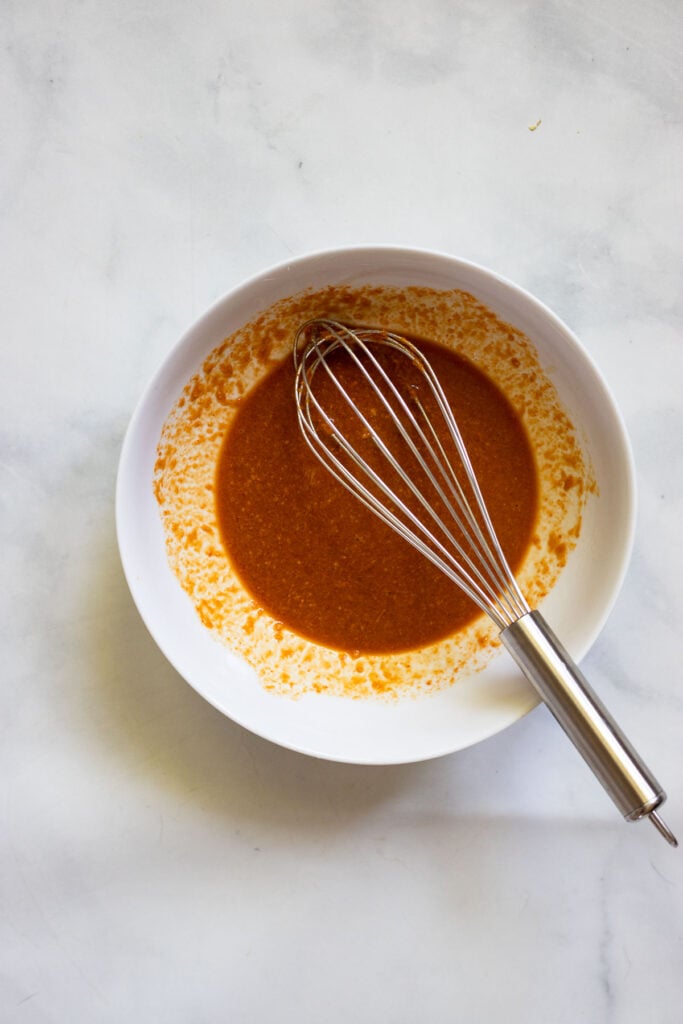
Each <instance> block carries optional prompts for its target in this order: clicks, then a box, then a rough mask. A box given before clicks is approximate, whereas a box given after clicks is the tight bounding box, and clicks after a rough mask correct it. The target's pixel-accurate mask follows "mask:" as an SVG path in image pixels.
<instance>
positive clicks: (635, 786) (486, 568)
mask: <svg viewBox="0 0 683 1024" xmlns="http://www.w3.org/2000/svg"><path fill="white" fill-rule="evenodd" d="M387 353H388V354H389V358H385V357H386V355H387ZM293 355H294V364H295V368H296V385H295V388H296V394H295V397H296V404H297V413H298V417H299V424H300V427H301V431H302V434H303V436H304V438H305V440H306V442H307V444H308V445H309V447H310V449H311V450H312V451H313V453H314V454H315V455H316V456H317V458H318V459H319V460H320V461H321V462H322V463H323V465H324V466H326V468H327V469H328V470H329V471H330V472H331V473H332V475H333V476H334V477H336V479H337V480H338V481H339V482H340V483H341V484H343V485H344V487H346V488H347V490H349V491H350V492H351V493H352V494H354V495H355V496H356V497H357V498H358V499H359V501H361V502H362V503H363V505H365V506H366V507H367V508H369V509H370V510H371V511H372V512H373V513H374V514H375V515H377V516H378V517H379V518H380V519H382V520H383V521H384V522H385V523H386V524H387V525H388V526H389V527H391V528H392V529H393V530H395V531H396V532H397V533H398V534H399V535H400V536H401V537H403V538H404V539H405V540H406V541H407V542H408V543H410V544H412V546H413V547H414V548H416V549H417V550H418V551H420V552H421V553H422V554H423V555H424V556H425V557H426V558H428V559H429V561H430V562H432V563H433V564H434V565H435V566H436V567H437V568H438V569H440V570H441V572H443V573H444V574H445V575H446V576H447V577H448V578H449V579H451V580H452V581H453V583H455V584H456V585H457V586H458V587H460V589H461V590H463V591H464V592H465V593H466V594H467V595H468V597H469V598H470V599H471V600H472V601H473V602H474V603H475V604H476V605H477V607H478V608H479V609H480V610H481V611H483V612H485V613H486V614H487V615H488V616H489V617H490V618H491V619H492V620H493V622H494V623H495V624H496V626H497V627H498V629H499V630H500V637H501V640H502V642H503V644H504V645H505V647H506V648H507V650H508V651H509V652H510V654H511V655H512V657H513V658H514V659H515V661H516V662H517V664H518V666H519V667H520V668H521V670H522V671H523V672H524V674H525V676H526V677H527V679H528V680H529V681H530V682H531V684H532V685H533V686H534V688H535V689H536V691H537V693H538V694H539V696H540V697H541V699H542V700H543V701H544V702H545V703H546V704H547V706H548V707H549V709H550V711H551V712H552V713H553V715H554V716H555V718H556V719H557V720H558V722H559V723H560V725H561V726H562V728H563V729H564V730H565V732H566V733H567V735H568V736H569V738H570V739H571V740H572V742H573V743H574V744H575V746H576V747H577V749H578V750H579V751H580V753H581V754H582V755H583V757H584V758H585V760H586V761H587V762H588V764H589V766H590V767H591V769H592V770H593V772H594V773H595V775H596V776H597V778H598V779H599V780H600V782H601V783H602V784H603V786H604V787H605V789H606V790H607V792H608V793H609V795H610V796H611V797H612V799H613V800H614V802H615V804H616V805H617V807H618V808H619V810H620V811H621V813H622V814H623V815H624V816H625V817H626V818H627V820H637V819H639V818H641V817H645V816H648V817H650V819H651V821H652V823H653V824H654V825H655V826H656V828H657V829H658V831H659V832H660V833H661V834H662V835H663V836H664V838H665V839H666V840H667V842H669V843H670V844H671V845H673V846H675V845H677V841H676V839H675V837H674V835H673V833H672V832H671V831H670V829H669V828H668V827H667V826H666V825H665V823H664V822H663V821H662V819H661V817H660V816H659V815H658V814H657V813H656V809H657V808H658V807H660V805H661V804H662V803H663V802H664V800H665V799H666V794H665V793H664V790H663V789H662V787H661V786H660V785H659V783H658V782H657V780H656V779H655V778H654V776H653V775H652V774H651V773H650V772H649V770H648V769H647V767H646V766H645V765H644V764H643V763H642V761H641V760H640V759H639V757H638V755H637V754H636V752H635V750H634V749H633V747H632V746H631V745H630V743H629V741H628V740H627V739H626V737H625V736H624V735H623V733H622V732H621V730H620V729H619V727H618V726H617V724H616V723H615V722H614V720H613V719H612V718H611V716H610V715H609V713H608V712H607V709H606V708H605V707H604V705H603V704H602V702H601V701H600V699H599V698H598V697H597V695H596V694H595V693H594V692H593V690H592V689H591V687H590V685H589V684H588V682H587V680H586V679H585V677H584V676H583V675H582V673H581V672H580V670H579V668H578V667H577V666H576V665H575V664H574V662H573V661H572V659H571V657H570V656H569V655H568V654H567V652H566V651H565V649H564V648H563V647H562V645H561V643H560V641H559V640H558V639H557V637H556V636H555V635H554V634H553V632H552V631H551V629H550V627H549V626H548V624H547V623H546V622H545V620H544V619H543V617H542V616H541V615H540V613H539V612H537V611H531V610H530V608H529V605H528V604H527V602H526V599H525V598H524V595H523V594H522V592H521V590H520V588H519V586H518V584H517V582H516V580H515V578H514V575H513V573H512V572H511V570H510V567H509V565H508V562H507V560H506V558H505V555H504V553H503V550H502V548H501V545H500V542H499V540H498V537H497V536H496V531H495V529H494V527H493V524H492V522H491V518H490V516H489V513H488V510H487V508H486V503H485V501H484V498H483V495H482V493H481V489H480V486H479V483H478V480H477V477H476V474H475V472H474V469H473V467H472V464H471V462H470V458H469V455H468V453H467V449H466V447H465V444H464V441H463V439H462V436H461V433H460V430H459V428H458V424H457V421H456V419H455V416H454V415H453V411H452V409H451V408H450V405H449V403H448V401H447V399H446V396H445V394H444V392H443V389H442V387H441V385H440V383H439V380H438V378H437V376H436V374H435V373H434V371H433V370H432V368H431V366H430V365H429V362H428V360H427V359H426V358H425V356H424V355H423V354H422V353H421V352H420V350H419V349H418V348H417V347H416V346H415V345H414V344H413V343H412V342H410V341H409V340H408V339H406V338H403V337H401V336H400V335H397V334H394V333H392V332H390V331H385V330H381V329H378V328H370V327H362V328H359V327H351V326H349V325H347V324H343V323H340V322H338V321H336V320H331V319H317V320H311V321H309V322H308V323H306V324H304V325H303V326H302V327H301V328H300V329H299V331H298V333H297V336H296V339H295V344H294V353H293ZM407 371H409V372H407ZM331 396H336V397H337V399H338V400H337V402H336V403H335V404H334V405H333V404H332V402H331ZM331 409H332V410H333V411H331Z"/></svg>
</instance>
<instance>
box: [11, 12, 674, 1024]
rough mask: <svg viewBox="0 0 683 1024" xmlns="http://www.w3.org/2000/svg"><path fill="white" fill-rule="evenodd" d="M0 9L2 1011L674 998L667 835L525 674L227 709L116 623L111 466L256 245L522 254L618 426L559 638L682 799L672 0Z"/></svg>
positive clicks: (662, 1020)
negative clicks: (497, 697)
mask: <svg viewBox="0 0 683 1024" xmlns="http://www.w3.org/2000/svg"><path fill="white" fill-rule="evenodd" d="M0 22H1V27H0V32H1V33H2V37H3V49H2V53H3V60H2V63H1V64H0V82H1V84H2V93H1V95H2V103H1V104H0V118H1V123H2V132H1V135H2V140H3V141H2V151H3V158H2V161H1V166H0V175H1V182H2V184H1V202H2V224H3V228H2V237H3V244H2V250H1V259H2V281H3V289H2V291H3V299H2V302H1V303H0V318H1V319H0V324H1V328H2V334H1V341H0V360H1V362H0V388H1V389H2V404H1V410H2V411H1V413H0V416H1V425H2V449H1V451H0V474H1V475H0V481H1V485H2V491H1V499H2V526H1V529H2V575H3V581H4V584H3V587H2V595H1V600H2V614H1V616H0V622H1V623H2V625H1V627H0V628H1V630H2V665H3V671H2V679H3V685H2V688H1V690H0V731H1V735H2V741H1V744H0V769H1V770H0V818H1V827H0V890H1V892H0V1019H2V1021H3V1022H4V1021H7V1022H14V1021H17V1022H31V1024H42V1022H60V1024H61V1022H63V1021H88V1022H95V1024H99V1022H107V1024H109V1022H119V1021H123V1020H125V1021H128V1022H138V1021H140V1022H150V1021H163V1022H164V1024H167V1022H179V1024H185V1022H192V1024H194V1022H213V1021H219V1020H220V1021H223V1020H230V1021H235V1022H242V1021H245V1022H252V1021H253V1022H262V1021H282V1022H287V1021H292V1022H297V1024H303V1022H316V1024H317V1022H329V1024H341V1022H350V1021H353V1022H360V1024H365V1022H377V1021H387V1022H392V1024H414V1022H418V1021H419V1022H421V1021H426V1022H434V1024H441V1022H454V1021H463V1022H465V1021H466V1022H468V1024H469V1022H479V1021H482V1022H493V1024H497V1022H506V1024H512V1022H524V1024H528V1022H543V1024H546V1022H553V1024H574V1022H577V1021H586V1022H590V1024H596V1022H600V1024H602V1022H605V1024H608V1022H609V1024H612V1022H615V1024H616V1022H618V1024H641V1022H643V1021H648V1022H649V1021H651V1022H653V1024H677V1022H678V1021H680V1020H681V1019H683V1016H682V1014H683V1008H682V1007H683V982H682V979H683V912H682V911H683V859H682V858H683V854H682V853H681V851H680V850H679V851H673V850H670V849H669V848H668V847H667V846H666V845H665V844H664V843H663V841H662V840H660V839H659V837H658V836H657V835H656V833H655V831H654V830H653V829H652V828H651V827H650V826H649V825H647V824H640V825H626V824H624V823H622V822H621V820H620V819H619V817H618V815H617V814H616V813H615V812H614V810H613V808H612V806H611V804H610V803H609V801H608V800H607V798H606V797H605V796H604V794H603V793H602V791H601V790H600V789H599V787H598V786H597V784H596V783H595V782H594V781H593V779H592V778H591V776H590V775H589V773H588V771H587V769H586V768H585V767H584V766H583V764H582V763H581V762H580V760H579V758H578V756H577V755H576V754H575V752H574V751H573V750H572V749H571V748H570V746H569V744H568V743H567V742H566V741H564V739H563V737H561V736H560V734H559V733H558V730H557V729H556V727H555V726H554V724H553V723H552V721H551V720H550V718H549V715H548V714H547V712H546V711H545V710H544V709H538V710H537V711H535V712H534V713H533V714H532V715H531V716H529V717H528V718H527V719H526V720H525V721H523V722H521V723H519V724H518V725H517V726H515V727H514V728H512V729H510V730H508V731H507V732H506V733H504V734H502V735H500V736H498V737H496V738H494V739H492V740H489V741H488V742H486V743H484V744H482V745H481V746H479V747H477V748H474V749H471V750H468V751H466V752H463V753H461V754H458V755H454V756H451V757H447V758H444V759H441V760H438V761H435V762H432V763H426V764H421V765H413V766H404V767H394V768H360V767H345V766H341V765H334V764H328V763H316V762H314V761H312V760H309V759H307V758H305V757H303V756H299V755H296V754H293V753H290V752H288V751H285V750H282V749H279V748H276V747H274V746H271V745H269V744H268V743H266V742H264V741H262V740H259V739H257V738H255V737H253V736H252V735H250V734H248V733H246V732H244V731H243V730H241V729H240V728H238V727H237V726H235V725H233V724H232V723H231V722H229V721H227V720H225V719H223V718H222V717H221V716H219V715H218V714H217V713H216V712H215V711H213V710H212V709H211V708H210V707H209V706H208V705H207V704H205V703H204V702H203V701H202V700H201V699H200V698H199V697H198V696H196V695H195V694H194V693H193V692H192V691H191V690H190V688H189V687H188V686H187V685H186V684H185V683H184V682H183V680H182V679H181V678H179V676H177V675H176V674H175V673H174V671H173V670H172V669H171V668H170V667H169V665H168V664H167V663H166V662H165V660H164V658H163V657H162V655H161V654H160V653H158V651H157V649H156V648H155V646H154V644H153V642H152V640H151V639H150V638H149V636H148V635H147V633H146V631H145V629H144V627H143V625H142V624H141V622H140V620H139V618H138V615H137V613H136V611H135V609H134V607H133V605H132V601H131V598H130V597H129V594H128V591H127V589H126V585H125V583H124V580H123V577H122V573H121V569H120V566H119V560H118V555H117V550H116V544H115V538H114V528H113V491H114V477H115V470H116V464H117V458H118V452H119V447H120V443H121V439H122V436H123V432H124V429H125V426H126V422H127V419H128V417H129V415H130V413H131V411H132V409H133V406H134V404H135V402H136V400H137V397H138V395H139V393H140V391H141V388H142V386H143V383H144V382H145V381H146V379H147V378H148V376H149V375H150V374H151V372H152V371H153V369H154V368H155V366H156V365H157V363H158V361H159V360H160V358H161V357H162V356H163V355H164V354H165V353H166V352H167V351H168V349H169V347H170V346H171V345H172V344H173V342H174V341H175V340H176V338H177V337H178V336H179V334H180V333H181V332H182V331H183V330H184V329H185V327H187V326H188V324H189V323H190V322H191V321H192V320H193V319H194V318H195V316H196V315H198V314H199V313H200V312H201V311H202V310H203V309H204V308H205V307H206V306H207V305H209V304H210V303H211V302H212V301H213V300H214V299H216V298H217V297H218V296H219V295H221V294H222V293H224V292H225V291H227V290H228V289H230V288H231V287H232V286H234V285H235V284H237V283H239V282H240V281H241V280H243V279H244V278H245V277H247V276H248V275H250V274H251V273H253V272H256V271H259V270H261V269H262V268H264V267H266V266H268V265H269V264H272V263H274V262H279V261H281V260H283V259H286V258H287V257H289V256H290V255H291V254H300V253H304V252H307V251H310V250H313V249H316V248H322V247H327V246H333V245H338V244H347V243H356V242H376V241H381V242H395V243H406V244H413V245H419V246H424V247H428V248H435V249H441V250H444V251H447V252H451V253H453V254H455V255H458V256H462V257H465V258H468V259H472V260H475V261H478V262H481V263H484V264H486V265H488V266H490V267H492V268H493V269H495V270H497V271H498V272H499V273H502V274H503V275H505V276H507V277H510V278H512V279H513V280H515V281H517V282H519V283H520V284H522V285H525V286H526V287H528V288H529V289H530V290H531V291H533V292H534V293H535V294H536V295H537V296H538V297H539V298H541V299H543V300H544V301H546V302H547V303H548V304H549V305H551V306H552V307H553V308H554V309H555V310H556V312H557V313H559V315H560V316H562V317H563V318H564V319H565V320H566V321H567V322H568V324H569V325H570V326H571V327H572V328H573V329H574V330H575V331H576V332H577V333H578V334H579V336H580V337H581V338H582V340H583V342H584V343H585V345H586V346H587V348H588V349H589V351H590V352H591V353H592V355H593V356H594V358H595V360H596V361H597V363H598V365H599V366H600V367H601V369H602V370H603V372H604V374H605V375H606V377H607V378H608V380H609V382H610V383H611V385H612V387H613V389H614V392H615V395H616V397H617V399H618V401H619V403H620V404H621V407H622V409H623V411H624V415H625V418H626V422H627V425H628V428H629V431H630V434H631V438H632V441H633V445H634V451H635V456H636V460H637V466H638V484H639V497H640V518H639V528H638V533H637V538H636V545H635V552H634V557H633V562H632V567H631V570H630V573H629V576H628V578H627V581H626V584H625V587H624V589H623V593H622V595H621V598H620V600H619V602H618V604H617V606H616V608H615V610H614V613H613V614H612V616H611V618H610V620H609V623H608V625H607V627H606V628H605V630H604V633H603V635H602V637H601V639H600V641H599V642H598V643H597V645H596V646H595V648H594V650H593V651H592V652H591V654H590V655H589V657H588V658H587V659H586V662H585V667H586V668H587V669H588V672H589V674H590V676H591V678H592V679H593V681H594V683H595V685H596V687H598V688H599V690H600V692H601V693H602V694H603V696H604V698H605V699H606V701H607V703H608V704H609V706H610V707H611V708H612V709H613V711H614V712H615V714H616V716H617V717H618V718H619V720H620V721H621V722H622V724H624V726H625V727H626V728H627V731H628V732H629V733H630V735H631V736H632V738H633V739H634V741H635V742H636V744H637V745H638V747H639V748H640V749H641V750H642V752H643V753H644V754H645V755H646V756H647V759H648V760H649V761H650V763H651V764H652V766H653V768H654V769H655V771H656V773H657V774H658V775H659V776H660V777H661V779H662V781H663V782H664V783H665V785H666V786H667V788H668V790H669V792H670V799H669V802H668V804H667V818H668V820H669V822H670V824H671V825H672V826H673V827H674V828H676V829H677V830H678V832H679V834H683V753H682V744H681V736H682V735H683V699H682V697H681V693H682V689H681V687H682V681H681V671H680V663H681V626H680V624H681V621H683V591H682V587H681V579H682V578H683V555H682V552H681V542H680V525H681V516H682V515H683V475H682V473H681V437H682V436H683V398H682V397H681V392H682V387H681V385H682V383H683V347H682V345H681V339H680V323H681V317H680V312H681V309H680V279H681V269H682V267H681V241H680V238H681V231H680V228H681V184H680V182H681V156H682V154H683V128H682V126H681V90H680V78H681V75H680V51H681V8H680V4H679V3H678V2H677V0H650V2H649V3H647V4H643V3H637V2H634V0H604V2H602V3H595V2H594V0H575V2H568V0H567V2H564V0H555V2H552V0H551V2H541V0H520V2H516V0H479V2H478V0H469V2H463V3H457V2H452V3H449V2H447V0H424V2H423V3H421V4H419V5H416V4H412V3H408V2H407V0H393V2H389V0H384V2H375V3H372V2H367V0H355V2H350V0H349V2H344V0H339V2H331V0H330V2H321V3H315V2H306V0H279V2H278V0H252V2H251V3H246V2H244V3H239V2H237V0H199V2H197V3H181V2H179V0H173V2H167V3H162V2H144V0H143V2H134V0H62V2H59V3H56V2H48V0H36V2H33V3H22V2H19V0H4V3H3V4H2V18H1V19H0ZM539 121H540V123H539V124H538V127H537V128H536V130H535V131H531V130H530V126H533V125H535V124H536V123H537V122H539Z"/></svg>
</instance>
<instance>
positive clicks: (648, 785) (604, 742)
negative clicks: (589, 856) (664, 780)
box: [500, 611, 677, 846]
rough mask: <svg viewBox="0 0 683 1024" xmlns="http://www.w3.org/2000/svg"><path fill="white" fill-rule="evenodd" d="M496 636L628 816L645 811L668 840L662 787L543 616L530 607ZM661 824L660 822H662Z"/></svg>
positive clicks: (670, 838) (673, 842)
mask: <svg viewBox="0 0 683 1024" xmlns="http://www.w3.org/2000/svg"><path fill="white" fill-rule="evenodd" d="M500 638H501V640H502V642H503V644H504V645H505V647H506V648H507V650H508V651H509V652H510V654H511V655H512V657H513V658H514V660H515V661H516V662H517V664H518V666H519V667H520V668H521V670H522V672H523V673H524V675H525V676H526V677H527V679H528V680H529V682H530V683H531V684H532V686H533V687H534V689H535V690H536V692H537V693H538V695H539V696H540V697H541V699H542V700H543V701H544V702H545V704H546V705H547V706H548V708H549V709H550V711H551V712H552V714H553V715H554V716H555V718H556V719H557V721H558V722H559V724H560V725H561V726H562V728H563V729H564V731H565V733H566V734H567V736H568V737H569V739H570V740H571V741H572V742H573V744H574V746H575V747H576V748H577V749H578V751H579V752H580V753H581V754H582V756H583V758H584V760H585V761H586V762H587V764H588V766H589V767H590V768H591V770H592V771H593V773H594V774H595V776H596V777H597V779H598V780H599V781H600V782H601V783H602V785H603V786H604V788H605V789H606V790H607V793H608V794H609V795H610V796H611V798H612V800H613V801H614V803H615V804H616V806H617V808H618V809H619V811H620V812H621V813H622V814H623V815H624V817H625V818H626V819H627V821H637V820H638V819H639V818H643V817H645V816H652V818H651V820H652V821H653V824H655V825H656V827H657V828H658V830H659V831H660V832H662V835H664V837H665V838H666V839H667V841H668V842H669V843H671V845H672V846H676V845H677V842H676V839H675V837H674V836H673V834H672V833H671V832H670V830H669V829H668V828H667V827H666V826H665V825H664V823H663V822H662V821H661V819H660V818H659V816H658V815H657V814H655V811H656V809H657V808H658V807H659V806H660V804H662V803H663V802H664V800H665V799H666V793H665V792H664V790H663V789H662V787H661V786H660V784H659V783H658V782H657V780H656V778H655V777H654V775H653V774H652V773H651V772H650V770H649V769H648V768H647V766H646V765H645V764H644V763H643V761H642V760H641V758H640V757H639V755H638V754H637V753H636V751H635V750H634V748H633V746H632V745H631V743H630V742H629V741H628V739H627V738H626V736H625V735H624V734H623V732H622V731H621V729H620V728H619V726H618V725H617V723H616V722H615V721H614V719H613V718H612V716H611V715H610V713H609V712H608V711H607V709H606V707H605V706H604V704H603V703H602V701H601V700H600V698H599V697H598V696H597V694H596V693H595V692H594V691H593V689H592V688H591V686H590V684H589V683H588V681H587V680H586V678H585V676H584V675H583V673H582V672H581V671H580V669H579V668H578V666H577V665H576V664H575V663H574V662H573V660H572V658H571V657H570V655H569V654H568V653H567V651H566V650H565V649H564V647H563V646H562V644H561V643H560V641H559V640H558V639H557V637H556V636H555V634H554V633H553V632H552V630H551V629H550V627H549V625H548V623H547V622H546V621H545V619H544V618H543V616H542V615H541V614H540V613H539V612H537V611H532V612H528V613H527V614H526V615H523V616H521V618H519V619H517V620H516V621H515V622H513V623H512V625H510V626H507V627H506V628H505V629H504V630H503V631H502V632H501V634H500ZM662 826H663V828H662Z"/></svg>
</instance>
